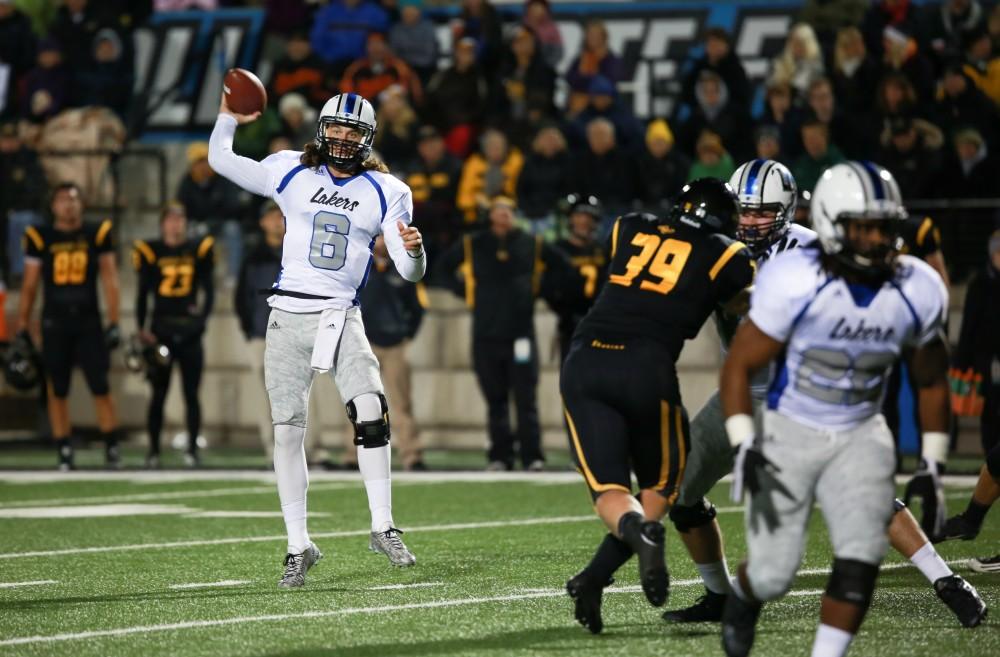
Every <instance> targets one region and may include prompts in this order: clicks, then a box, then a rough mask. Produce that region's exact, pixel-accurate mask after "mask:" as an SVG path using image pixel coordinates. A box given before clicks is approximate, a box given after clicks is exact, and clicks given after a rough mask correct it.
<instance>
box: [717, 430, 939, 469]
mask: <svg viewBox="0 0 1000 657" xmlns="http://www.w3.org/2000/svg"><path fill="white" fill-rule="evenodd" d="M727 426H728V425H727ZM922 442H923V445H922V446H921V449H920V455H921V456H922V457H923V459H924V460H925V461H933V462H935V463H939V464H942V465H943V464H944V463H945V462H946V461H947V460H948V443H949V442H951V439H950V437H949V436H948V434H947V433H945V432H943V431H925V432H924V434H923V441H922Z"/></svg>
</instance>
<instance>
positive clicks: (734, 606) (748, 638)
mask: <svg viewBox="0 0 1000 657" xmlns="http://www.w3.org/2000/svg"><path fill="white" fill-rule="evenodd" d="M760 609H761V605H760V604H758V603H755V602H747V601H746V600H743V599H742V598H740V597H739V596H738V595H735V594H734V595H728V596H726V606H725V607H724V608H723V611H722V649H723V650H725V651H726V657H746V656H747V655H749V654H750V649H751V648H753V640H754V637H755V636H756V634H757V618H758V617H759V616H760Z"/></svg>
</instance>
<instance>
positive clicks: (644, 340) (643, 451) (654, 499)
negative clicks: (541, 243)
mask: <svg viewBox="0 0 1000 657" xmlns="http://www.w3.org/2000/svg"><path fill="white" fill-rule="evenodd" d="M737 218H738V207H737V202H736V197H735V195H734V194H733V191H732V189H731V188H730V187H729V185H728V184H727V183H725V182H723V181H721V180H717V179H715V178H702V179H699V180H695V181H693V182H690V183H688V184H687V185H685V186H684V188H683V189H682V190H681V193H680V194H679V195H678V197H677V199H676V200H675V205H674V209H673V210H672V211H671V213H670V214H669V215H668V216H667V217H666V218H665V219H661V218H659V217H656V216H655V215H651V214H627V215H625V216H623V217H621V218H620V219H618V221H617V222H616V223H615V225H614V228H613V229H612V232H611V262H610V265H609V267H608V283H607V284H606V285H605V286H604V289H603V290H602V291H601V294H600V296H599V297H598V299H597V301H596V302H595V304H594V307H593V308H592V309H591V311H590V313H589V314H588V315H587V316H586V317H585V318H584V319H583V321H581V322H580V324H579V326H578V327H577V329H576V331H575V333H574V335H573V341H572V345H571V346H570V351H569V354H568V355H567V357H566V362H565V363H564V364H563V368H562V374H561V376H560V379H559V385H560V391H561V392H562V397H563V402H564V405H565V413H566V422H567V424H568V425H569V431H570V443H571V449H572V452H573V457H574V460H575V461H576V464H577V467H578V468H579V470H580V472H582V473H583V476H584V479H585V481H586V483H587V487H588V488H589V489H590V493H591V496H592V498H593V500H594V509H595V511H596V512H597V514H598V516H600V518H601V520H603V521H604V523H605V524H606V525H607V527H608V530H609V531H610V533H609V534H608V535H607V536H606V537H605V538H604V540H603V541H602V542H601V544H600V546H599V547H598V548H597V552H596V554H595V555H594V557H593V559H592V560H591V562H590V564H589V565H588V566H587V567H586V568H584V569H583V570H582V571H581V572H580V573H578V574H577V575H575V576H574V577H573V578H572V579H570V580H569V581H568V582H567V583H566V589H567V592H568V593H569V595H570V597H572V598H573V600H574V606H575V610H574V613H575V616H576V619H577V621H579V622H580V624H581V625H583V626H584V627H586V628H587V629H589V630H590V631H591V632H593V633H594V634H597V633H599V632H600V631H601V628H602V626H603V623H602V620H601V594H602V592H603V590H604V588H605V587H606V586H608V585H609V584H610V583H611V582H612V575H613V574H614V572H615V571H616V570H617V569H618V567H619V566H621V565H622V564H624V563H625V562H626V561H627V560H628V559H629V558H631V556H632V554H633V553H635V554H637V555H638V558H639V573H640V578H641V581H642V588H643V592H644V593H645V594H646V598H647V599H648V600H649V602H650V604H652V605H654V606H657V607H659V606H662V605H663V604H664V603H665V602H666V601H667V596H668V594H669V576H668V573H667V566H666V562H665V559H664V529H663V525H662V524H661V523H660V519H661V518H663V516H664V515H665V514H666V512H667V510H668V509H669V507H670V505H671V504H673V502H674V500H675V499H676V498H677V494H678V487H679V485H680V482H681V481H682V479H683V477H684V467H685V461H686V459H687V454H688V448H689V444H690V442H689V439H688V421H687V413H686V412H685V410H684V407H683V405H682V404H681V396H680V388H679V384H678V381H677V371H676V369H675V363H676V361H677V358H678V356H680V353H681V348H682V347H683V344H684V341H685V340H688V339H691V338H693V337H694V336H695V335H697V333H698V331H699V330H700V329H701V327H702V325H703V324H704V323H705V320H706V319H708V316H709V315H711V314H712V312H713V310H715V308H716V307H717V306H719V305H720V304H724V303H725V304H729V303H739V304H745V303H746V291H747V288H748V287H749V286H750V284H751V283H752V282H753V275H754V263H753V260H752V259H751V256H750V252H749V251H748V250H747V249H746V247H744V245H743V244H741V243H740V242H737V241H735V240H733V239H732V235H733V234H734V232H735V230H736V224H737ZM632 472H634V473H635V476H636V479H637V480H638V484H639V493H638V495H636V496H633V495H632V479H631V475H632Z"/></svg>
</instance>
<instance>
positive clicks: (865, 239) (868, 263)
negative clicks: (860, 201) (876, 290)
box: [833, 213, 903, 285]
mask: <svg viewBox="0 0 1000 657" xmlns="http://www.w3.org/2000/svg"><path fill="white" fill-rule="evenodd" d="M900 218H901V217H900V215H899V214H898V213H897V214H891V215H890V214H879V215H873V214H870V213H869V214H864V215H857V214H850V213H842V214H840V215H839V216H838V217H837V218H836V220H835V221H834V226H835V229H836V231H837V234H838V241H839V242H840V244H841V248H840V250H839V251H837V253H835V254H833V257H834V259H835V260H836V261H837V262H838V263H840V264H841V265H842V266H844V267H845V268H846V269H847V270H848V271H850V272H851V273H853V274H855V275H856V276H858V277H860V278H861V279H862V281H863V282H865V283H869V284H877V285H881V284H882V283H884V282H885V281H887V280H889V279H890V278H891V277H892V275H893V273H894V271H895V268H896V257H897V256H898V255H899V252H900V250H901V249H902V247H903V238H902V236H901V235H900V233H899V225H900V223H901V222H900ZM872 229H875V230H877V231H878V232H879V233H881V239H875V238H873V237H872V232H874V231H873V230H872ZM852 233H854V234H853V235H852Z"/></svg>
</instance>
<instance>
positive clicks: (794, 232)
mask: <svg viewBox="0 0 1000 657" xmlns="http://www.w3.org/2000/svg"><path fill="white" fill-rule="evenodd" d="M729 184H730V186H732V187H733V189H734V190H736V196H737V198H738V199H739V203H740V223H739V228H738V229H737V231H736V236H737V238H738V239H739V240H740V241H741V242H743V243H744V244H746V245H747V247H748V248H749V249H750V250H751V252H752V253H753V255H754V258H755V259H756V261H757V264H758V266H759V267H761V268H763V267H765V266H766V265H765V263H766V262H767V261H768V259H770V258H773V257H775V256H776V255H778V254H779V253H781V252H783V251H786V250H789V249H795V248H801V247H804V246H807V245H810V244H812V243H813V242H815V240H816V237H817V236H816V233H815V232H813V231H812V230H809V229H808V228H806V227H805V226H802V225H800V224H796V223H793V222H792V218H793V217H794V216H795V205H796V198H797V194H796V185H795V180H794V178H793V177H792V174H791V172H789V171H788V169H787V168H785V166H784V165H782V164H780V163H779V162H775V161H773V160H760V159H758V160H751V161H749V162H746V163H744V164H743V165H741V166H740V167H739V168H738V169H737V170H736V172H735V173H734V174H733V176H732V178H731V179H730V181H729ZM739 319H740V318H738V317H727V316H725V315H724V314H723V313H720V312H716V325H717V327H718V329H719V335H720V336H721V338H722V341H723V349H724V350H725V349H727V348H728V346H729V341H730V339H731V338H732V335H733V331H735V327H736V323H737V322H738V320H739ZM767 384H768V372H767V370H766V369H761V370H760V371H758V373H757V374H756V375H755V376H754V378H753V380H752V381H751V382H750V392H751V397H752V399H753V407H754V423H755V425H756V426H757V428H758V430H759V429H760V422H761V412H760V410H761V408H762V406H763V404H764V403H765V401H766V396H767ZM732 470H733V452H732V447H731V446H730V444H729V439H728V438H727V436H726V428H725V418H724V417H723V415H722V407H721V404H720V402H719V394H718V392H716V393H715V394H713V395H712V396H711V397H710V398H709V400H708V401H707V402H706V403H705V405H704V406H703V407H702V408H701V410H700V411H698V413H697V415H695V417H694V419H693V420H692V421H691V453H690V454H689V457H688V462H687V470H686V472H685V475H684V481H683V482H682V484H681V492H680V495H678V497H677V503H676V504H674V506H673V507H671V509H670V519H671V521H672V522H673V523H674V527H675V528H676V529H677V531H678V532H679V533H680V536H681V540H682V541H683V542H684V545H685V547H686V548H687V549H688V553H689V554H690V555H691V558H692V560H693V561H694V562H695V566H696V567H697V568H698V572H699V574H700V575H701V578H702V580H703V581H704V583H705V594H704V595H703V596H701V597H700V598H699V599H698V600H697V601H696V602H695V604H694V605H692V606H690V607H687V608H685V609H675V610H671V611H667V612H666V613H664V614H663V618H664V619H665V620H668V621H672V622H675V623H691V622H704V621H720V620H722V609H723V607H724V605H725V602H726V595H728V593H729V569H728V567H727V564H726V560H725V556H724V554H723V549H722V546H723V544H722V533H721V530H720V528H719V523H718V522H717V521H716V520H715V515H716V513H715V507H714V506H713V505H712V504H711V503H710V502H709V501H708V500H707V499H706V498H705V496H706V495H707V494H708V492H709V491H710V490H711V489H712V487H713V486H715V484H717V483H718V482H719V480H720V479H721V478H722V477H723V476H725V475H727V474H729V473H730V472H732ZM894 504H895V507H894V508H895V509H896V514H895V515H893V520H892V523H891V524H890V526H889V539H890V542H891V544H892V546H893V547H894V548H895V549H896V550H898V551H899V552H901V553H902V554H903V556H905V557H906V558H908V559H910V560H911V561H912V562H913V564H914V565H915V566H917V568H919V569H920V571H921V572H922V573H923V574H924V576H925V577H927V579H928V580H929V581H930V582H931V584H934V585H935V591H937V592H938V595H939V597H941V599H942V600H943V601H944V602H945V604H947V605H948V606H949V607H950V608H951V609H952V611H953V612H954V613H955V614H956V615H957V616H958V618H959V621H960V622H961V623H962V624H963V625H967V624H968V623H971V622H976V619H978V617H979V609H978V604H977V603H976V602H975V599H974V597H973V595H974V594H973V593H972V591H974V589H971V588H966V587H965V581H964V580H963V579H962V578H961V577H959V576H958V575H955V574H954V572H953V571H952V570H951V568H950V567H949V566H948V564H946V563H945V562H944V560H943V559H941V557H940V556H939V555H938V553H937V551H936V550H935V549H934V547H933V546H932V545H931V543H930V541H929V540H928V538H927V536H926V535H925V534H924V533H923V531H921V529H920V526H919V525H918V524H917V521H916V519H915V518H914V517H913V515H912V514H911V513H910V511H909V509H907V508H906V506H905V505H904V504H903V503H902V502H901V501H899V500H895V502H894ZM939 581H941V584H938V582H939Z"/></svg>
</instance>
